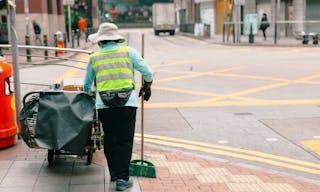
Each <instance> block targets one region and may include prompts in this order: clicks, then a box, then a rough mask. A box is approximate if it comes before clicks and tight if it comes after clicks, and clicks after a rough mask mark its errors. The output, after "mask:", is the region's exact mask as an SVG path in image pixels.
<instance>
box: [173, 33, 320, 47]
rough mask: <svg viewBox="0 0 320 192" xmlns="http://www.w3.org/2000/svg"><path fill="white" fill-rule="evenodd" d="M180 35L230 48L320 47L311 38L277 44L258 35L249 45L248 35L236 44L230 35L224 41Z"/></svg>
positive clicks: (286, 38)
mask: <svg viewBox="0 0 320 192" xmlns="http://www.w3.org/2000/svg"><path fill="white" fill-rule="evenodd" d="M177 34H178V35H182V36H187V37H191V38H196V39H201V40H203V41H206V42H208V43H212V44H220V45H228V46H262V47H263V46H265V47H319V44H317V45H314V44H313V40H312V38H311V37H310V38H309V42H308V44H302V39H297V38H294V37H280V38H278V39H277V42H276V43H275V39H274V37H273V36H270V37H267V39H266V40H265V39H264V38H263V36H261V35H256V36H254V41H253V43H249V37H248V36H247V35H242V36H241V38H240V42H236V40H234V39H233V36H232V35H230V36H229V38H228V37H227V35H225V37H224V40H223V35H222V34H221V35H214V36H213V37H211V38H204V37H200V36H195V35H193V34H191V33H182V32H178V33H177Z"/></svg>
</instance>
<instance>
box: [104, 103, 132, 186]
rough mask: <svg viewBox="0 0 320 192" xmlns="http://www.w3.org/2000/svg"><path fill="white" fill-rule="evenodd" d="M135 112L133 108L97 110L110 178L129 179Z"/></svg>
mask: <svg viewBox="0 0 320 192" xmlns="http://www.w3.org/2000/svg"><path fill="white" fill-rule="evenodd" d="M136 111H137V108H135V107H116V108H105V109H99V110H98V115H99V119H100V121H101V123H102V127H103V131H104V154H105V156H106V159H107V162H108V168H109V172H110V176H111V177H116V178H118V179H124V180H128V179H129V166H130V161H131V156H132V147H133V138H134V131H135V122H136Z"/></svg>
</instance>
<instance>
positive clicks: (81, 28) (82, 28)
mask: <svg viewBox="0 0 320 192" xmlns="http://www.w3.org/2000/svg"><path fill="white" fill-rule="evenodd" d="M78 29H79V32H80V34H79V36H81V34H82V33H85V32H86V30H87V21H86V20H85V19H84V18H83V17H80V19H79V21H78Z"/></svg>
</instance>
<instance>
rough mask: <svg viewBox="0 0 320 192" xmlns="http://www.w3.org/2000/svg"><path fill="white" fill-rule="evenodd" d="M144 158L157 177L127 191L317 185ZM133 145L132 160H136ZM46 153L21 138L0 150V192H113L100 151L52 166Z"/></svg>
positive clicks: (188, 159) (283, 190)
mask: <svg viewBox="0 0 320 192" xmlns="http://www.w3.org/2000/svg"><path fill="white" fill-rule="evenodd" d="M144 153H145V159H146V160H149V161H151V162H152V163H154V165H155V166H156V171H157V178H144V177H140V178H137V177H133V180H134V187H133V188H131V189H128V190H126V191H128V192H130V191H131V192H140V191H142V192H202V191H203V192H319V191H320V183H317V184H315V183H313V182H311V181H310V182H307V181H302V180H299V179H297V178H293V177H291V176H288V175H284V174H281V173H271V172H270V170H263V169H255V168H246V167H244V166H240V165H237V164H234V163H232V162H228V161H225V160H220V159H209V158H205V157H201V156H199V155H193V154H190V153H185V152H183V151H179V150H172V149H171V150H169V149H159V148H155V147H154V146H147V147H145V152H144ZM139 154H140V146H139V145H135V147H134V154H133V159H139V158H140V156H139ZM46 157H47V150H46V149H29V148H28V147H27V146H26V145H25V144H24V142H23V141H22V140H18V141H17V142H16V144H15V145H14V146H12V147H9V148H6V149H1V150H0V192H43V191H46V192H69V191H70V192H88V191H97V192H100V191H101V192H102V191H109V192H111V191H115V190H114V189H115V186H114V185H115V184H114V183H110V181H109V180H110V179H109V175H108V174H107V172H108V171H105V169H106V167H105V165H106V161H105V158H104V154H103V150H100V151H96V152H95V153H94V158H93V163H92V164H91V165H89V166H87V165H86V157H83V158H82V159H81V158H80V157H77V156H59V157H58V158H56V160H55V162H54V165H53V166H52V167H49V166H48V162H47V160H46Z"/></svg>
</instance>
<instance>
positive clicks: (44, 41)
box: [43, 35, 49, 60]
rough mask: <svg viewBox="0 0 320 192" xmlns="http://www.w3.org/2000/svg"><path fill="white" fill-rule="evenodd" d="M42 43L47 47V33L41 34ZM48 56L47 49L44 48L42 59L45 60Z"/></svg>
mask: <svg viewBox="0 0 320 192" xmlns="http://www.w3.org/2000/svg"><path fill="white" fill-rule="evenodd" d="M43 45H44V46H46V47H48V36H47V35H43ZM48 56H49V54H48V50H47V49H46V50H44V59H46V60H47V59H48Z"/></svg>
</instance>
